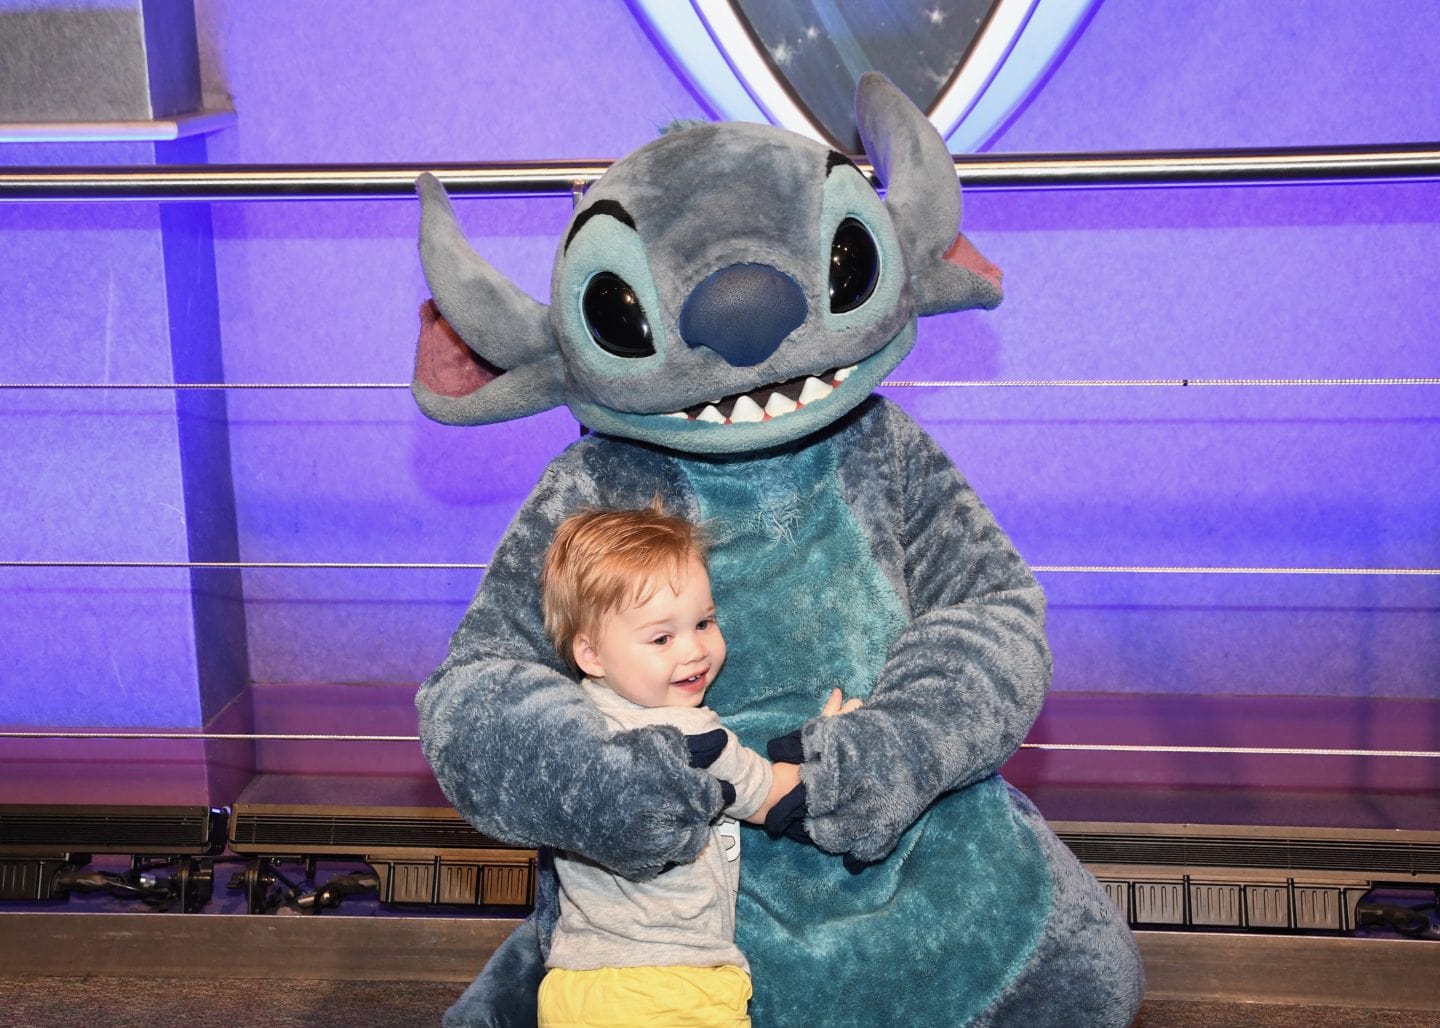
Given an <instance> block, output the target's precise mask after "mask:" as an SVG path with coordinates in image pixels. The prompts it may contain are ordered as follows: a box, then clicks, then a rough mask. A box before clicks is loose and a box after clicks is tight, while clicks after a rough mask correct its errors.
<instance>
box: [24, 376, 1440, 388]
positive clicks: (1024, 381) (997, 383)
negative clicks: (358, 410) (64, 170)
mask: <svg viewBox="0 0 1440 1028" xmlns="http://www.w3.org/2000/svg"><path fill="white" fill-rule="evenodd" d="M880 385H881V386H882V387H888V388H891V389H1056V388H1090V389H1096V388H1138V389H1153V388H1163V387H1172V386H1180V387H1182V388H1184V387H1189V386H1196V387H1200V386H1225V387H1233V388H1251V389H1253V388H1273V387H1323V386H1354V387H1372V386H1435V385H1440V378H1008V379H933V380H915V381H893V382H881V383H880ZM409 388H410V383H409V382H0V389H16V390H24V389H30V390H56V391H65V390H71V389H78V390H95V389H171V390H187V389H221V390H246V389H259V390H264V389H282V390H283V389H407V390H408V389H409Z"/></svg>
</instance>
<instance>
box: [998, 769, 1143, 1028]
mask: <svg viewBox="0 0 1440 1028" xmlns="http://www.w3.org/2000/svg"><path fill="white" fill-rule="evenodd" d="M1011 798H1012V800H1013V801H1014V803H1015V806H1016V807H1017V808H1018V811H1019V813H1020V815H1021V817H1022V818H1023V819H1024V820H1025V821H1027V822H1028V823H1029V824H1030V826H1031V827H1032V829H1033V830H1034V831H1035V835H1036V837H1037V838H1038V839H1039V840H1040V844H1041V845H1042V846H1043V847H1044V848H1045V851H1046V853H1047V854H1048V855H1049V857H1050V872H1051V874H1052V875H1053V876H1054V883H1055V893H1054V906H1053V908H1052V911H1051V916H1050V923H1049V924H1048V925H1046V927H1045V934H1044V935H1043V936H1042V937H1041V939H1040V944H1039V946H1038V947H1037V948H1036V950H1035V953H1034V955H1033V956H1032V957H1031V959H1030V960H1029V961H1028V962H1027V963H1026V965H1025V967H1024V968H1023V969H1022V970H1021V972H1020V974H1019V976H1018V977H1017V978H1016V979H1015V980H1014V981H1013V982H1011V983H1010V985H1009V987H1008V988H1006V990H1005V992H1004V993H1003V994H1001V996H1000V998H999V999H998V1000H997V1001H996V1002H995V1005H994V1006H992V1007H991V1008H990V1009H989V1010H988V1011H987V1012H986V1014H985V1015H984V1016H982V1017H981V1018H980V1022H979V1023H981V1024H984V1025H995V1026H1002V1025H1021V1024H1023V1025H1026V1026H1027V1028H1043V1026H1049V1025H1054V1026H1056V1028H1059V1026H1073V1025H1086V1026H1097V1028H1098V1026H1114V1028H1122V1026H1124V1025H1128V1024H1130V1023H1132V1022H1133V1021H1134V1020H1135V1017H1136V1016H1137V1015H1138V1014H1139V1012H1140V1002H1141V1000H1142V999H1143V998H1144V993H1145V969H1144V967H1143V965H1142V964H1141V962H1140V952H1139V950H1138V949H1137V948H1136V946H1135V938H1134V936H1132V935H1131V934H1130V929H1129V928H1128V927H1127V926H1126V924H1125V921H1124V919H1123V917H1122V916H1121V914H1120V911H1118V910H1117V909H1116V908H1115V905H1114V903H1112V902H1111V901H1110V898H1109V897H1108V896H1106V895H1105V892H1104V890H1102V889H1101V888H1100V885H1099V883H1098V882H1096V881H1095V879H1094V878H1093V877H1092V876H1091V875H1090V873H1089V872H1088V871H1086V870H1085V868H1084V867H1083V866H1081V864H1080V861H1079V860H1077V859H1076V858H1075V854H1073V853H1072V852H1071V851H1070V849H1069V848H1068V847H1067V846H1066V845H1065V844H1064V843H1063V842H1061V841H1060V839H1059V838H1058V837H1057V836H1056V835H1055V833H1054V832H1053V831H1051V830H1050V828H1049V826H1048V825H1046V823H1045V821H1044V819H1043V818H1042V817H1041V816H1040V813H1039V811H1037V810H1036V809H1035V807H1034V806H1033V805H1032V804H1031V803H1030V801H1029V800H1028V799H1026V798H1025V797H1024V796H1022V795H1021V794H1020V793H1018V792H1015V791H1014V790H1013V789H1012V790H1011Z"/></svg>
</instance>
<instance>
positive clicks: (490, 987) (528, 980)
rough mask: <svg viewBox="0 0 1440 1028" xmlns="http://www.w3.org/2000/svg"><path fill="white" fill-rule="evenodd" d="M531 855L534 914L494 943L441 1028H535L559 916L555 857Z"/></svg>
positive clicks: (544, 853)
mask: <svg viewBox="0 0 1440 1028" xmlns="http://www.w3.org/2000/svg"><path fill="white" fill-rule="evenodd" d="M536 856H537V859H536V862H535V911H534V913H532V914H531V915H530V916H529V917H527V918H526V919H525V920H524V921H522V922H520V926H519V927H518V928H516V929H515V930H514V931H513V932H511V933H510V936H509V938H507V939H506V940H505V941H504V942H502V943H501V944H500V948H499V949H497V950H496V951H495V953H494V954H493V955H492V956H491V957H490V960H489V962H488V963H486V965H485V969H484V970H482V971H481V972H480V977H478V978H476V979H475V980H474V981H473V982H471V983H470V987H469V988H468V989H466V990H465V991H464V992H463V993H462V994H461V996H460V998H459V999H457V1000H456V1001H455V1005H454V1006H452V1007H451V1008H450V1009H449V1010H447V1011H445V1020H444V1022H443V1023H444V1025H445V1028H535V1022H536V1020H537V1015H536V1000H537V999H538V998H539V994H540V979H541V978H544V977H545V955H546V954H547V953H549V952H550V932H551V931H552V930H553V929H554V928H555V921H556V919H557V918H558V917H559V916H560V880H559V879H558V878H556V877H555V860H554V856H555V855H554V853H553V852H552V851H551V850H549V849H546V848H545V847H541V848H540V850H539V851H538V853H537V855H536Z"/></svg>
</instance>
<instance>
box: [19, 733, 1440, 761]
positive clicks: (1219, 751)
mask: <svg viewBox="0 0 1440 1028" xmlns="http://www.w3.org/2000/svg"><path fill="white" fill-rule="evenodd" d="M0 739H157V740H160V739H196V740H201V741H219V742H226V741H257V742H413V743H418V742H419V741H420V737H419V736H418V735H342V734H319V733H293V734H292V733H278V732H269V733H266V732H253V733H249V732H74V731H51V732H39V731H37V732H0ZM1020 748H1021V749H1022V750H1059V751H1079V752H1087V753H1191V754H1212V755H1220V756H1224V755H1252V756H1267V757H1414V758H1420V759H1423V760H1437V759H1440V751H1433V750H1346V749H1327V748H1323V747H1299V746H1284V747H1276V746H1151V745H1129V744H1116V743H1088V742H1027V743H1022V744H1021V745H1020Z"/></svg>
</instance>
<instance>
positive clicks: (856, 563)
mask: <svg viewBox="0 0 1440 1028" xmlns="http://www.w3.org/2000/svg"><path fill="white" fill-rule="evenodd" d="M681 464H682V467H683V469H684V471H685V474H686V477H687V479H688V480H689V483H690V485H691V487H692V488H693V489H694V491H695V494H696V497H697V499H698V503H699V507H700V512H701V515H702V517H703V518H704V520H705V524H706V529H707V532H708V534H709V536H710V539H711V553H710V561H709V563H710V574H711V580H712V584H713V587H714V591H715V601H716V605H717V607H718V609H719V611H720V624H721V627H722V629H723V630H724V632H725V638H726V641H727V643H728V644H729V657H728V659H727V661H726V664H725V668H724V670H723V672H722V673H721V675H720V678H719V679H718V680H717V681H716V683H715V685H714V686H713V687H712V689H711V691H710V694H709V695H708V696H707V703H709V705H710V706H711V707H713V708H714V709H715V710H716V711H717V712H718V713H719V714H720V715H721V716H722V717H723V718H724V719H725V722H726V724H727V725H729V726H730V727H731V728H732V729H733V730H734V731H735V732H736V733H737V734H738V735H739V736H740V738H741V739H742V740H743V741H744V742H745V743H746V745H748V746H750V747H752V748H754V749H757V750H759V751H761V752H764V748H765V743H766V741H767V740H769V739H770V738H772V737H774V736H778V735H783V734H785V733H787V732H790V731H793V730H794V729H796V728H798V727H800V725H801V724H803V723H804V722H805V721H807V720H809V719H810V718H812V717H814V716H815V715H816V714H818V713H819V711H820V706H821V704H822V703H823V701H824V699H825V697H826V696H827V695H828V694H829V692H830V690H831V689H832V688H834V687H837V686H838V687H839V688H841V689H842V690H844V692H845V695H846V696H847V697H849V696H859V697H861V698H863V697H865V696H866V695H867V693H868V692H869V689H870V687H871V685H872V684H873V683H874V682H875V680H876V678H877V676H878V673H879V671H880V666H881V664H882V662H883V660H884V654H885V652H886V650H887V649H888V647H889V644H890V642H891V641H892V640H893V639H894V638H895V636H896V634H897V633H898V632H899V631H900V630H901V629H902V628H903V627H904V625H905V623H906V608H905V604H903V603H902V601H901V599H900V598H899V597H898V596H896V594H895V591H894V589H893V588H892V586H891V585H890V582H889V580H887V578H886V577H885V575H884V574H883V573H882V571H881V569H880V568H879V567H878V566H877V565H876V563H875V560H874V557H873V555H872V552H871V549H870V546H869V544H868V542H867V540H866V538H865V534H864V532H863V531H862V530H861V528H860V526H859V525H858V524H857V523H856V520H855V517H854V515H853V513H852V512H851V510H850V508H849V507H848V505H847V504H846V503H845V500H844V497H843V496H842V495H841V494H840V488H839V483H838V479H837V478H836V476H835V457H834V453H833V451H832V449H831V447H830V446H829V445H827V444H820V445H816V446H811V447H807V448H806V449H804V450H803V451H801V452H799V453H794V454H784V455H781V456H776V457H771V458H765V459H760V460H756V459H751V460H748V461H745V462H744V465H745V470H744V473H741V474H736V470H737V469H736V467H735V466H734V465H733V464H731V463H727V462H718V463H711V462H701V461H682V462H681ZM957 716H958V717H963V716H964V712H963V711H958V712H957ZM1050 901H1051V877H1050V870H1049V867H1048V865H1047V863H1046V860H1045V857H1044V853H1043V851H1042V849H1041V847H1040V844H1039V843H1038V841H1037V840H1036V839H1035V837H1034V835H1033V834H1032V833H1031V831H1030V829H1029V828H1028V827H1027V826H1026V825H1025V824H1024V823H1023V822H1022V821H1021V819H1020V818H1019V817H1018V816H1017V814H1016V813H1015V811H1014V809H1013V808H1012V806H1011V803H1010V799H1009V795H1008V791H1007V789H1006V787H1005V785H1004V783H1003V782H1002V781H1001V780H1000V779H999V778H996V777H991V778H988V779H985V780H982V781H981V782H978V783H976V784H975V785H972V786H970V787H968V788H966V789H963V790H960V791H958V792H954V793H950V794H947V795H945V796H943V797H941V798H940V799H939V800H938V801H936V803H935V804H933V805H932V806H931V807H930V809H929V810H928V811H927V812H926V813H925V814H924V815H923V816H922V817H921V818H920V819H919V820H918V821H917V822H916V823H915V824H914V825H913V826H912V827H911V828H910V830H909V831H908V832H906V833H905V835H904V836H903V837H902V838H901V840H900V843H899V845H898V846H897V847H896V849H895V851H894V852H893V853H892V854H891V855H890V856H889V857H888V858H887V859H886V860H885V861H883V862H882V863H880V864H877V865H874V866H871V867H868V868H866V869H864V870H863V871H861V872H860V873H859V874H851V873H850V872H849V871H847V870H846V869H845V867H844V866H843V864H842V863H841V860H840V858H839V857H838V856H834V855H831V854H826V853H822V852H821V851H819V850H818V849H815V848H813V847H809V846H806V845H803V844H800V843H796V842H793V841H791V840H788V839H781V840H778V841H775V840H771V839H769V838H768V837H767V836H766V835H765V834H764V833H763V832H759V831H747V832H746V833H745V836H744V843H743V850H742V858H741V886H740V899H739V919H738V940H737V941H738V942H739V943H740V946H741V949H743V950H744V951H745V953H746V955H747V956H748V958H749V959H750V961H751V964H752V967H753V969H754V972H755V999H754V1001H753V1002H752V1004H751V1015H752V1017H753V1018H754V1021H755V1023H756V1025H759V1026H770V1025H791V1024H824V1025H827V1026H828V1025H846V1024H858V1023H861V1022H860V1021H859V1020H857V1018H861V1017H862V1016H863V1015H862V1014H861V1013H859V1012H861V1011H866V1012H871V1013H873V1012H874V1011H876V1010H885V1011H887V1012H890V1013H891V1015H892V1016H891V1023H895V1024H963V1023H965V1022H967V1021H970V1020H972V1019H973V1018H974V1017H976V1016H977V1015H978V1014H980V1013H982V1012H983V1011H984V1010H985V1009H986V1008H987V1007H988V1006H989V1005H990V1004H991V1003H992V1002H993V1001H994V1000H995V998H996V997H997V996H998V994H999V993H1000V992H1001V990H1002V989H1003V988H1004V987H1005V986H1006V985H1007V984H1008V983H1009V982H1010V981H1011V980H1012V979H1013V978H1014V977H1015V976H1016V975H1018V974H1019V972H1020V970H1021V968H1022V967H1023V966H1024V965H1025V963H1026V961H1027V960H1028V959H1029V958H1030V956H1031V954H1032V953H1033V952H1034V951H1035V947H1036V945H1037V943H1038V941H1039V938H1040V935H1041V933H1042V931H1043V929H1044V925H1045V922H1046V920H1047V919H1048V917H1049V913H1050Z"/></svg>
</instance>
